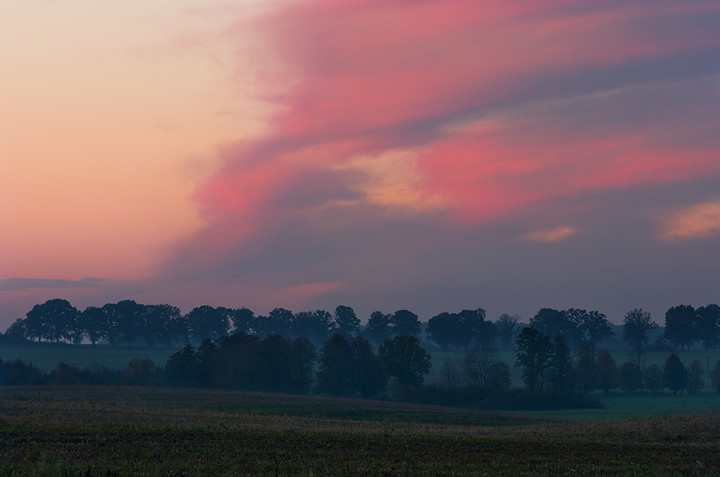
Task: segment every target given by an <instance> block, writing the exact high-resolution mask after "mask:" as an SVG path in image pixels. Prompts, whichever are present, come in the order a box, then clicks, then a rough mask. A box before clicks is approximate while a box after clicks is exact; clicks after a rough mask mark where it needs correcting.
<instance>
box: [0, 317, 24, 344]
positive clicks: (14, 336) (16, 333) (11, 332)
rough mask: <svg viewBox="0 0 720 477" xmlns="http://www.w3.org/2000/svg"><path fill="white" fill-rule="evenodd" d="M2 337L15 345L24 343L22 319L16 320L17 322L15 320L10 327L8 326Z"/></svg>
mask: <svg viewBox="0 0 720 477" xmlns="http://www.w3.org/2000/svg"><path fill="white" fill-rule="evenodd" d="M3 336H4V337H5V338H6V339H9V340H11V341H13V342H15V343H21V342H24V341H25V337H26V336H27V329H26V328H25V320H24V319H23V318H18V319H17V320H15V321H14V322H13V323H12V325H10V326H9V327H8V329H7V330H5V334H4V335H3Z"/></svg>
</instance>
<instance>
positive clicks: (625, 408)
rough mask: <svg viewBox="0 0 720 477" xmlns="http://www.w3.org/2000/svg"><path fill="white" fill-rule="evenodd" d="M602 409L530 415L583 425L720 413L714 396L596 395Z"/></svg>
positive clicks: (544, 412)
mask: <svg viewBox="0 0 720 477" xmlns="http://www.w3.org/2000/svg"><path fill="white" fill-rule="evenodd" d="M597 398H598V399H599V400H600V402H601V403H602V404H603V406H604V408H603V409H570V410H563V411H537V412H529V413H528V414H531V415H534V416H545V417H562V418H565V419H574V420H582V421H607V420H612V419H646V418H651V417H664V416H688V415H697V414H713V413H715V412H718V411H720V396H718V395H715V394H696V395H688V394H680V395H677V396H675V395H672V394H658V395H651V394H634V395H620V394H618V395H610V396H602V395H598V396H597Z"/></svg>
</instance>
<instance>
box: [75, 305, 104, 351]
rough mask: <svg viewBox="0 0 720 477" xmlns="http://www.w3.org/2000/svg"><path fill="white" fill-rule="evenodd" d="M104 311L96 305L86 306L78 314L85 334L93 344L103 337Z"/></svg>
mask: <svg viewBox="0 0 720 477" xmlns="http://www.w3.org/2000/svg"><path fill="white" fill-rule="evenodd" d="M104 321H105V312H104V311H103V309H102V308H100V307H97V306H88V307H87V308H85V309H84V310H83V311H82V313H81V314H80V322H81V323H82V325H83V327H84V328H85V335H86V336H87V338H88V339H89V340H90V343H92V344H93V345H94V344H96V343H97V342H98V341H100V340H101V339H102V338H103V323H104Z"/></svg>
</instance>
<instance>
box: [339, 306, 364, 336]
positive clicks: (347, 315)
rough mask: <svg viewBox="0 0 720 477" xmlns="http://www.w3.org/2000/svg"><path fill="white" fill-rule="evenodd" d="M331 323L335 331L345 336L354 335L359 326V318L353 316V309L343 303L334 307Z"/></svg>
mask: <svg viewBox="0 0 720 477" xmlns="http://www.w3.org/2000/svg"><path fill="white" fill-rule="evenodd" d="M333 324H334V329H335V332H336V333H339V334H341V335H343V336H345V337H347V338H352V337H353V336H355V335H356V334H357V332H358V329H359V328H360V320H359V319H358V317H357V316H355V310H353V309H352V308H350V307H349V306H344V305H340V306H338V307H336V308H335V314H334V315H333Z"/></svg>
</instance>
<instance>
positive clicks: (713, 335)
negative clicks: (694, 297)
mask: <svg viewBox="0 0 720 477" xmlns="http://www.w3.org/2000/svg"><path fill="white" fill-rule="evenodd" d="M695 311H696V315H695V319H696V320H697V324H696V330H697V333H698V336H699V337H700V339H702V341H703V346H704V347H705V349H710V348H712V349H713V350H717V345H718V341H720V306H718V305H714V304H713V305H707V306H701V307H700V308H698V309H697V310H695Z"/></svg>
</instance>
